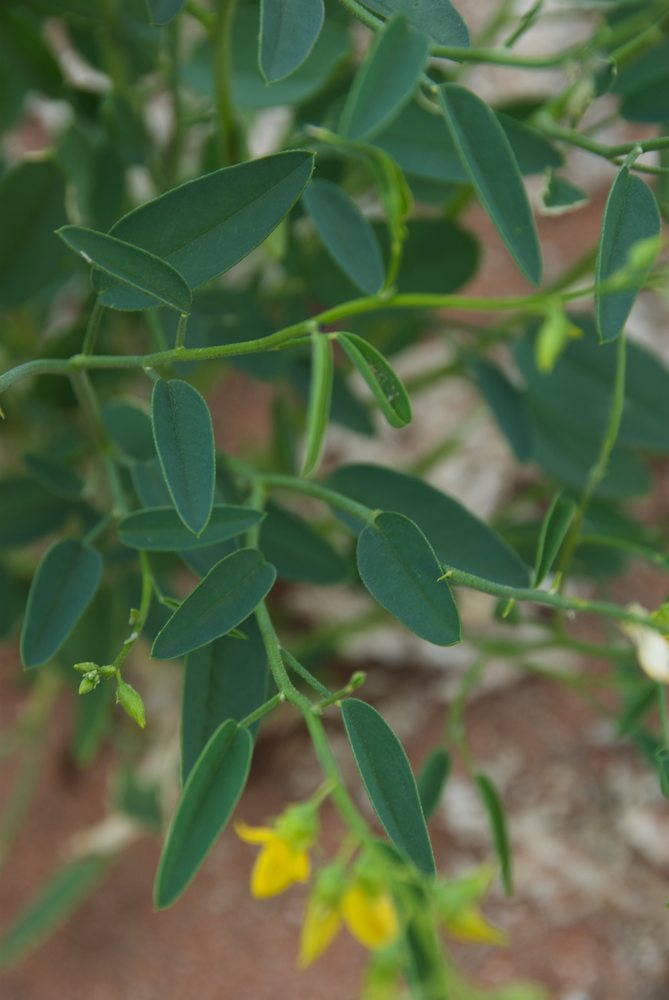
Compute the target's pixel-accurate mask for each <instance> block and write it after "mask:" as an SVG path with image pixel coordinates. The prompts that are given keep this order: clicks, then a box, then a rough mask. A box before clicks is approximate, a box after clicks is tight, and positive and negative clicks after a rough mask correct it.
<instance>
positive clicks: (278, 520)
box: [259, 503, 348, 584]
mask: <svg viewBox="0 0 669 1000" xmlns="http://www.w3.org/2000/svg"><path fill="white" fill-rule="evenodd" d="M266 510H267V517H266V519H265V520H264V521H263V523H262V527H261V529H260V543H259V544H260V548H261V549H262V551H263V554H264V555H265V558H266V559H267V560H268V561H269V562H270V563H272V565H273V566H276V571H277V574H278V576H279V577H280V578H282V579H284V580H297V581H299V582H301V583H320V584H323V583H339V581H340V580H342V578H343V577H344V576H346V572H347V568H348V567H347V563H346V561H345V560H344V559H343V558H342V557H341V556H340V555H339V553H338V552H336V551H335V550H334V549H333V548H332V546H331V545H329V544H328V543H327V542H326V540H325V539H324V538H323V536H322V535H320V534H319V533H318V532H317V531H314V529H313V528H312V527H311V525H310V524H308V523H307V521H304V520H303V519H302V518H301V517H298V516H297V514H294V513H293V512H292V511H288V510H286V509H285V507H280V506H279V504H275V503H268V504H267V508H266Z"/></svg>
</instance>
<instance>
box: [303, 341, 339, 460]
mask: <svg viewBox="0 0 669 1000" xmlns="http://www.w3.org/2000/svg"><path fill="white" fill-rule="evenodd" d="M333 371H334V364H333V359H332V344H331V342H330V338H329V337H328V336H327V335H326V334H322V333H320V332H319V331H316V332H315V333H312V335H311V381H310V384H309V406H308V409H307V426H306V441H305V445H304V459H303V461H302V473H301V474H302V475H303V476H310V475H311V474H312V473H313V472H315V471H316V469H317V468H318V466H319V463H320V460H321V455H322V452H323V446H324V444H325V435H326V433H327V429H328V422H329V417H330V400H331V399H332V376H333Z"/></svg>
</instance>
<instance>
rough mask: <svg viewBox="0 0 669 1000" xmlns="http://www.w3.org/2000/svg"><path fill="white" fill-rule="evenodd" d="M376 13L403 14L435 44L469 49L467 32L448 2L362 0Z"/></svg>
mask: <svg viewBox="0 0 669 1000" xmlns="http://www.w3.org/2000/svg"><path fill="white" fill-rule="evenodd" d="M365 6H366V7H369V9H370V10H373V11H375V12H376V13H377V14H383V15H384V16H385V17H391V16H392V15H393V14H396V13H400V14H405V15H406V17H407V18H408V19H409V23H410V24H413V26H414V27H415V28H418V29H419V30H420V31H425V32H427V34H428V35H429V36H430V38H432V40H433V41H435V42H436V43H437V45H453V46H459V47H460V48H469V44H470V41H469V31H468V30H467V25H466V24H465V22H464V21H463V20H462V17H461V16H460V14H459V13H458V11H457V10H456V9H455V7H454V6H453V4H452V3H451V2H450V0H365Z"/></svg>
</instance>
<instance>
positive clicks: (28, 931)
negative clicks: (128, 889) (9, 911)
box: [0, 856, 110, 969]
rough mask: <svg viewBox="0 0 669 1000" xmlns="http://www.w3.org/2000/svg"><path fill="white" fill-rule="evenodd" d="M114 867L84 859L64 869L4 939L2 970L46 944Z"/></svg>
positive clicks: (0, 948) (0, 942) (0, 953)
mask: <svg viewBox="0 0 669 1000" xmlns="http://www.w3.org/2000/svg"><path fill="white" fill-rule="evenodd" d="M109 864H110V861H109V858H107V857H100V856H95V857H89V858H81V859H80V860H78V861H72V862H71V863H70V864H68V865H66V866H65V867H64V868H61V869H60V871H58V872H56V874H55V875H53V876H52V877H51V879H50V880H49V881H48V882H47V883H46V885H45V886H43V888H42V889H41V891H40V892H39V893H38V895H37V896H36V898H35V899H33V900H32V901H31V902H30V903H29V904H28V906H27V907H26V909H25V910H24V911H23V913H21V915H20V916H19V917H18V919H17V920H15V921H14V923H13V924H10V926H9V927H8V928H7V930H6V931H5V932H4V934H3V935H2V937H0V968H3V969H5V968H7V967H8V966H10V965H15V964H16V963H17V962H19V961H20V960H21V959H22V958H23V957H24V956H25V955H27V954H29V953H30V952H31V951H33V950H34V949H35V948H37V947H38V946H39V945H40V944H42V942H43V941H45V940H46V939H47V938H48V937H49V936H50V935H51V934H53V932H54V931H55V930H56V929H57V928H58V927H59V926H60V925H61V924H63V923H64V922H65V921H66V920H67V919H68V917H70V916H71V915H72V914H73V913H74V912H75V910H76V909H77V908H78V907H79V906H80V905H81V903H83V902H84V900H86V899H88V897H89V896H90V895H91V894H92V892H93V890H94V889H95V888H96V886H97V885H98V883H99V881H100V879H101V878H102V876H103V874H104V873H105V871H106V870H107V869H108V867H109Z"/></svg>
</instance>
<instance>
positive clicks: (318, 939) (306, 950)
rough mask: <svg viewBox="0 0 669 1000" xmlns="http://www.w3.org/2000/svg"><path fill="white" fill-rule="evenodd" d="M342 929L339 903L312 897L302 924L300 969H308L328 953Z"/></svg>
mask: <svg viewBox="0 0 669 1000" xmlns="http://www.w3.org/2000/svg"><path fill="white" fill-rule="evenodd" d="M340 927H341V912H340V908H339V905H338V903H334V904H333V903H328V902H327V901H325V900H323V899H319V898H318V896H312V897H311V899H310V900H309V902H308V904H307V912H306V914H305V916H304V923H303V924H302V936H301V938H300V957H299V965H300V968H302V969H306V967H307V966H308V965H311V963H312V962H315V961H316V959H317V958H320V956H321V955H322V954H323V952H324V951H326V950H327V949H328V948H329V947H330V945H331V944H332V942H333V941H334V939H335V937H336V936H337V934H338V933H339V929H340Z"/></svg>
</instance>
